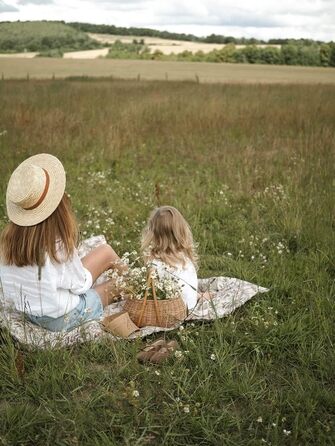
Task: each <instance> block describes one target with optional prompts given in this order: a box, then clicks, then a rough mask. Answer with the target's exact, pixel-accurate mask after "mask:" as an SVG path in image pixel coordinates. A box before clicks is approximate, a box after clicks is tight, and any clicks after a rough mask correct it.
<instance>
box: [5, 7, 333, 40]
mask: <svg viewBox="0 0 335 446" xmlns="http://www.w3.org/2000/svg"><path fill="white" fill-rule="evenodd" d="M6 8H7V9H6ZM8 8H11V11H12V12H9V9H8ZM14 8H17V9H19V11H17V12H14ZM0 12H1V19H2V20H42V19H45V20H65V21H82V22H92V23H105V24H114V25H117V26H139V27H150V28H156V29H160V30H163V29H165V30H168V31H175V32H180V33H182V32H185V33H194V34H196V35H200V36H204V35H208V34H211V33H215V34H222V35H233V36H237V37H240V36H246V37H258V38H262V39H269V38H272V37H282V38H286V37H306V38H314V39H320V40H332V39H334V36H335V0H300V1H299V2H293V1H292V0H280V1H278V0H253V1H252V2H251V1H245V0H192V1H191V0H6V3H4V2H3V1H2V0H0Z"/></svg>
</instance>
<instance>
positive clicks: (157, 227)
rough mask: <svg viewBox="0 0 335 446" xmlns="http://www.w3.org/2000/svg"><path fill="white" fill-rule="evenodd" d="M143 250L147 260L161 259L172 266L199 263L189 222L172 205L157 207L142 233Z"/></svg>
mask: <svg viewBox="0 0 335 446" xmlns="http://www.w3.org/2000/svg"><path fill="white" fill-rule="evenodd" d="M141 250H142V253H143V255H144V258H145V259H146V260H153V259H159V260H162V261H163V262H165V263H167V264H168V265H171V266H177V265H178V264H182V265H183V266H184V265H185V263H186V261H187V259H189V260H191V262H193V264H194V265H195V266H196V265H197V260H198V257H197V254H196V251H195V247H194V242H193V236H192V232H191V229H190V226H189V224H188V223H187V221H186V220H185V218H184V217H183V216H182V215H181V213H180V212H179V211H178V210H177V209H176V208H174V207H172V206H161V207H159V208H157V209H155V210H154V211H153V212H152V213H151V215H150V217H149V220H148V223H147V226H146V227H145V229H144V231H143V233H142V244H141Z"/></svg>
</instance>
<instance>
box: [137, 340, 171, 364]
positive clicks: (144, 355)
mask: <svg viewBox="0 0 335 446" xmlns="http://www.w3.org/2000/svg"><path fill="white" fill-rule="evenodd" d="M165 345H166V341H165V340H164V339H158V340H157V341H155V342H153V343H152V344H149V345H147V346H146V347H145V348H144V349H142V350H141V351H140V352H139V353H138V354H137V355H136V358H137V359H138V361H139V362H141V363H144V362H149V360H150V358H151V357H152V356H153V355H154V354H155V353H156V352H157V351H159V349H160V348H162V347H163V346H165Z"/></svg>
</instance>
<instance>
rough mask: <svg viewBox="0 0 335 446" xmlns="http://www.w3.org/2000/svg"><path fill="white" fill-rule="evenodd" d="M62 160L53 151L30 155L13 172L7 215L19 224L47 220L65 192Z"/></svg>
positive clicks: (7, 197) (8, 191) (31, 223)
mask: <svg viewBox="0 0 335 446" xmlns="http://www.w3.org/2000/svg"><path fill="white" fill-rule="evenodd" d="M65 184H66V176H65V170H64V167H63V165H62V163H61V162H60V161H59V160H58V159H57V158H56V157H55V156H53V155H49V154H47V153H41V154H39V155H34V156H31V157H30V158H28V159H26V160H25V161H23V163H21V164H20V165H19V166H18V167H17V168H16V169H15V170H14V172H13V173H12V175H11V177H10V179H9V182H8V186H7V194H6V204H7V214H8V218H9V219H10V220H11V221H12V222H13V223H15V224H17V225H19V226H33V225H37V224H38V223H41V222H42V221H44V220H46V219H47V218H48V217H49V216H50V215H51V214H52V213H53V212H54V211H55V210H56V208H57V206H58V205H59V203H60V201H61V199H62V198H63V195H64V192H65Z"/></svg>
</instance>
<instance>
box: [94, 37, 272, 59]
mask: <svg viewBox="0 0 335 446" xmlns="http://www.w3.org/2000/svg"><path fill="white" fill-rule="evenodd" d="M88 35H89V37H91V39H94V40H97V41H98V42H100V43H114V42H115V41H116V40H120V41H121V42H124V43H131V42H133V40H137V41H139V40H141V39H143V40H144V42H145V44H146V45H147V46H148V47H149V49H150V50H151V52H152V53H153V52H154V51H156V50H159V51H161V52H162V53H163V54H171V53H174V54H180V53H182V52H183V51H191V52H192V53H196V52H197V51H202V52H204V53H210V52H211V51H213V50H220V49H222V48H224V47H225V46H226V45H225V44H220V43H201V42H189V41H183V40H169V39H160V38H159V37H138V36H114V35H112V34H93V33H88ZM245 46H246V45H235V47H236V48H244V47H245ZM256 46H257V47H259V48H264V47H266V46H271V47H278V48H280V45H256Z"/></svg>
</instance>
